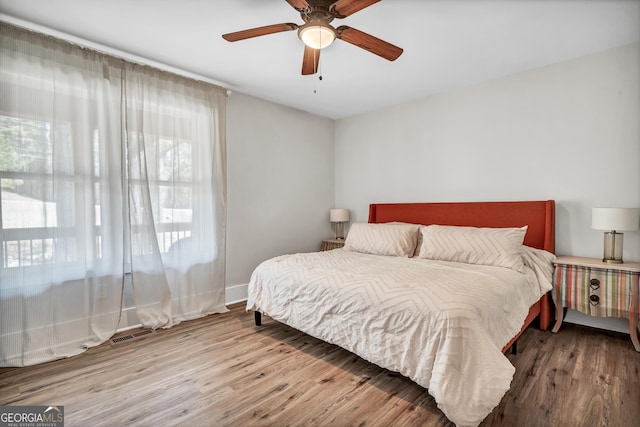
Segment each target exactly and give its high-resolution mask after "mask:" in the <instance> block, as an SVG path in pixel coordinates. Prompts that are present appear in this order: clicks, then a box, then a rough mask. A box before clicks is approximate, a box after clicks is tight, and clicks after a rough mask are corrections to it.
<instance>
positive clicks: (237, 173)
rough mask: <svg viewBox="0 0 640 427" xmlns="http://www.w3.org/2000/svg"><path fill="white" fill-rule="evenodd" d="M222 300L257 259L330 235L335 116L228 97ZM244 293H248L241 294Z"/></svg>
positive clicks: (313, 244) (316, 245)
mask: <svg viewBox="0 0 640 427" xmlns="http://www.w3.org/2000/svg"><path fill="white" fill-rule="evenodd" d="M227 162H228V183H227V188H228V198H227V200H228V206H227V274H226V276H227V294H228V295H227V300H228V301H229V300H231V301H233V300H236V299H239V298H241V297H242V295H239V296H238V297H234V296H230V295H229V294H230V293H233V292H234V288H236V287H237V285H244V284H246V283H248V282H249V278H250V275H251V272H252V271H253V270H254V269H255V267H256V266H257V265H258V264H259V263H260V262H262V261H264V260H266V259H268V258H271V257H273V256H276V255H282V254H285V253H295V252H310V251H317V250H319V249H320V243H321V241H322V239H325V238H327V237H331V224H330V223H329V209H330V208H332V207H333V201H334V149H333V121H332V120H330V119H325V118H320V117H317V116H314V115H312V114H308V113H304V112H302V111H299V110H295V109H292V108H288V107H284V106H281V105H278V104H274V103H271V102H268V101H264V100H261V99H258V98H254V97H251V96H248V95H244V94H241V93H235V92H234V93H233V94H232V95H231V96H230V97H229V99H228V100H227ZM245 296H246V294H245Z"/></svg>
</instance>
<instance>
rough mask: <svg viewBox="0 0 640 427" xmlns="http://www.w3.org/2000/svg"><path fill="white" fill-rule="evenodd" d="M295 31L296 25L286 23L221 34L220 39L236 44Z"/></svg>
mask: <svg viewBox="0 0 640 427" xmlns="http://www.w3.org/2000/svg"><path fill="white" fill-rule="evenodd" d="M297 29H298V25H297V24H294V23H292V22H288V23H285V24H274V25H267V26H265V27H258V28H251V29H249V30H243V31H236V32H235V33H228V34H223V35H222V38H223V39H225V40H226V41H228V42H237V41H238V40H245V39H250V38H251V37H258V36H266V35H267V34H274V33H281V32H283V31H293V30H297Z"/></svg>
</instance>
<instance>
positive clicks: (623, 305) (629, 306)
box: [552, 256, 640, 352]
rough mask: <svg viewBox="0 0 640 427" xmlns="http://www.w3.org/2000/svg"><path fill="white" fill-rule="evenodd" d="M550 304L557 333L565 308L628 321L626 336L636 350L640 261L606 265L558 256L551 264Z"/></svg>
mask: <svg viewBox="0 0 640 427" xmlns="http://www.w3.org/2000/svg"><path fill="white" fill-rule="evenodd" d="M554 264H555V271H554V273H553V291H552V296H553V302H554V303H555V305H556V324H555V325H554V327H553V329H552V331H553V332H558V330H559V329H560V326H561V325H562V318H563V317H564V307H568V308H571V309H574V310H577V311H580V312H582V313H585V314H588V315H590V316H596V317H624V318H627V319H629V334H630V335H631V342H633V346H634V347H635V349H636V351H639V352H640V343H638V306H639V303H638V302H639V297H638V294H639V293H640V289H638V287H639V286H640V285H639V283H640V262H625V263H624V264H608V263H605V262H602V261H601V260H599V259H596V258H581V257H571V256H559V257H557V258H556V260H555V261H554Z"/></svg>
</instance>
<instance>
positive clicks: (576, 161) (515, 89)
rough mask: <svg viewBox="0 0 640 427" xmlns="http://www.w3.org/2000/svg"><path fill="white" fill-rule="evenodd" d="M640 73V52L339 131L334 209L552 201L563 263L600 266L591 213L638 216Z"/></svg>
mask: <svg viewBox="0 0 640 427" xmlns="http://www.w3.org/2000/svg"><path fill="white" fill-rule="evenodd" d="M639 64H640V44H638V43H636V44H633V45H629V46H625V47H620V48H617V49H612V50H607V51H604V52H600V53H597V54H593V55H589V56H585V57H582V58H578V59H575V60H571V61H566V62H562V63H558V64H554V65H550V66H547V67H544V68H540V69H536V70H531V71H528V72H523V73H520V74H516V75H512V76H508V77H504V78H501V79H498V80H494V81H490V82H486V83H483V84H479V85H476V86H472V87H467V88H464V89H461V90H457V91H453V92H449V93H444V94H441V95H437V96H432V97H429V98H424V99H419V100H416V101H414V102H411V103H407V104H402V105H398V106H395V107H389V108H386V109H383V110H380V111H375V112H372V113H367V114H362V115H359V116H355V117H351V118H346V119H343V120H339V121H337V122H336V124H335V146H336V148H335V150H336V165H335V168H336V175H335V176H336V204H337V205H340V206H342V207H346V208H350V209H351V210H352V218H353V221H352V222H354V221H357V222H366V221H367V214H368V204H369V203H372V202H426V201H495V200H534V199H554V200H556V253H558V254H562V255H576V256H590V257H601V256H602V246H603V232H602V231H599V230H592V229H591V208H592V207H640V131H639V129H640V106H639V104H640V89H639V86H638V85H639V82H640V70H639ZM624 239H625V241H624V259H627V260H634V261H636V260H640V232H637V231H636V232H631V231H628V232H626V233H625V237H624ZM566 320H567V321H569V322H574V323H582V324H589V325H591V326H596V327H602V328H607V329H613V330H618V331H622V332H624V331H626V332H627V333H628V322H627V321H626V319H596V318H590V317H588V316H579V313H577V312H573V311H570V313H568V316H567V318H566Z"/></svg>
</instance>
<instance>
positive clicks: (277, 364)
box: [0, 304, 640, 427]
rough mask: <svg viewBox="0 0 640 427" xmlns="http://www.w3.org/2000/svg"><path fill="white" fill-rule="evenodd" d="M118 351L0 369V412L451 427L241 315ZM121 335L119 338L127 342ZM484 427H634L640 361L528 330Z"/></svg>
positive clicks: (571, 333) (307, 343) (639, 405)
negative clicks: (55, 408)
mask: <svg viewBox="0 0 640 427" xmlns="http://www.w3.org/2000/svg"><path fill="white" fill-rule="evenodd" d="M230 308H231V310H230V312H228V313H224V314H220V315H213V316H208V317H206V318H203V319H198V320H193V321H188V322H183V323H181V324H179V325H177V326H175V327H173V328H171V329H168V330H159V331H154V332H153V333H150V334H147V335H143V336H141V337H140V338H136V339H134V340H130V341H125V342H122V343H120V344H111V343H110V342H108V343H104V344H102V345H100V346H97V347H94V348H91V349H89V350H88V351H87V352H85V353H83V354H80V355H78V356H75V357H72V358H69V359H62V360H58V361H54V362H49V363H45V364H41V365H37V366H30V367H26V368H1V369H0V404H2V405H49V404H57V405H64V406H65V417H66V419H65V421H66V423H65V425H66V426H68V427H71V426H83V427H84V426H87V425H91V426H142V427H146V426H173V425H175V426H185V425H186V426H196V427H197V426H206V427H208V426H238V425H244V426H328V425H332V426H333V425H335V426H403V427H405V426H409V427H410V426H447V427H449V426H451V425H452V424H451V423H450V422H449V421H448V420H447V419H446V417H444V415H443V414H442V412H441V411H440V410H439V409H438V408H437V405H436V403H435V401H434V400H433V398H431V397H430V396H429V395H428V394H427V391H426V390H425V389H424V388H423V387H421V386H419V385H417V384H415V383H414V382H412V381H411V380H409V379H408V378H405V377H403V376H401V375H399V374H397V373H393V372H389V371H387V370H385V369H383V368H380V367H378V366H376V365H374V364H371V363H369V362H367V361H365V360H363V359H361V358H359V357H358V356H355V355H354V354H352V353H349V352H348V351H345V350H343V349H341V348H339V347H336V346H334V345H331V344H328V343H325V342H322V341H319V340H317V339H315V338H313V337H310V336H308V335H306V334H303V333H301V332H299V331H296V330H294V329H292V328H289V327H288V326H286V325H283V324H280V323H278V322H275V321H273V320H271V319H269V318H268V317H265V318H263V321H264V322H263V326H262V327H256V326H254V323H253V315H252V314H251V313H246V312H245V311H244V306H243V304H236V305H234V306H232V307H230ZM131 332H132V331H129V332H128V333H131ZM507 357H508V358H509V360H510V361H511V363H513V364H514V366H515V367H516V373H515V376H514V379H513V381H512V385H511V389H510V390H509V391H508V392H507V393H506V395H505V396H504V398H503V399H502V401H501V402H500V404H499V405H498V406H497V407H496V408H495V409H494V411H493V412H492V413H491V414H490V415H489V416H488V417H487V418H486V419H485V420H484V422H483V423H482V426H515V425H525V426H541V427H543V426H551V425H553V426H585V425H589V426H618V427H626V426H634V427H635V426H636V425H638V420H639V419H640V354H639V353H637V352H635V351H634V349H633V346H632V344H631V342H630V340H629V337H628V336H626V335H624V334H616V333H611V332H606V331H600V330H595V329H590V328H585V327H580V326H576V325H571V324H567V323H565V324H564V325H563V326H562V329H561V330H560V332H559V333H557V334H552V333H550V332H542V331H539V330H536V329H533V328H530V329H528V330H527V331H525V333H524V334H523V335H522V337H521V338H520V340H519V342H518V354H517V355H511V354H508V355H507Z"/></svg>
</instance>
